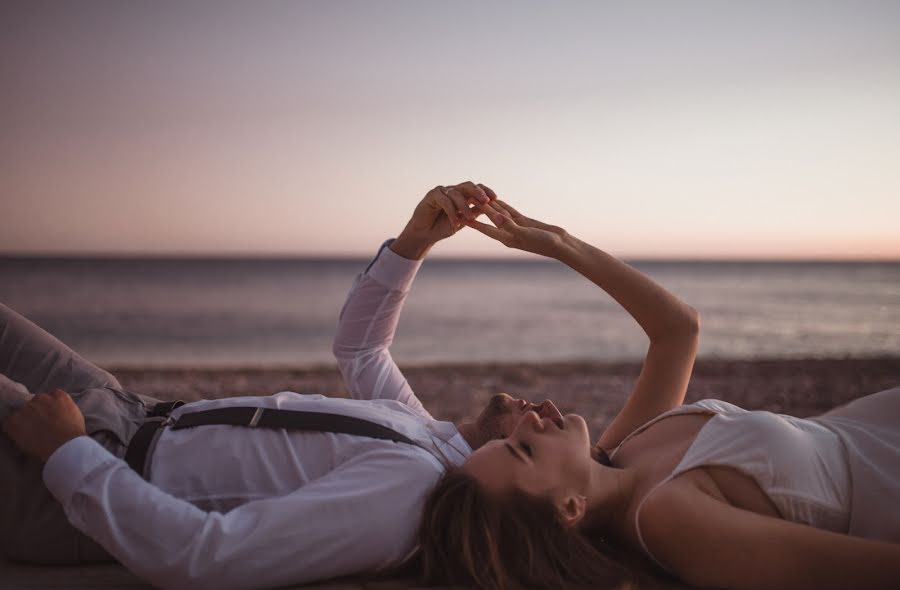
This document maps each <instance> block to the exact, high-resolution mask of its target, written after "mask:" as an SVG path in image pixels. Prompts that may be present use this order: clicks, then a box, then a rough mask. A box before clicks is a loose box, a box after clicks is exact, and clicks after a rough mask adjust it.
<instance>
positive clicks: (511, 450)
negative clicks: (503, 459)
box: [503, 442, 526, 463]
mask: <svg viewBox="0 0 900 590" xmlns="http://www.w3.org/2000/svg"><path fill="white" fill-rule="evenodd" d="M503 444H504V445H506V449H507V450H508V451H509V452H510V454H511V455H512V456H513V457H515V458H516V459H518V460H519V461H521V462H522V463H525V462H526V461H525V459H523V458H522V456H521V455H519V453H517V452H516V450H515V449H514V448H513V446H512V445H511V444H509V443H508V442H504V443H503Z"/></svg>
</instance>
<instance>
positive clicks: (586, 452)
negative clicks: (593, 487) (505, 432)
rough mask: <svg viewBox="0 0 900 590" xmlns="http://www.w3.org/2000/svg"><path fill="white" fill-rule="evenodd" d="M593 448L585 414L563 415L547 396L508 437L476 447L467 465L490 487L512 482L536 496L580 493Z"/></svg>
mask: <svg viewBox="0 0 900 590" xmlns="http://www.w3.org/2000/svg"><path fill="white" fill-rule="evenodd" d="M548 404H549V405H548ZM590 450H591V444H590V436H589V434H588V429H587V424H586V423H585V421H584V418H582V417H581V416H579V415H577V414H567V415H566V416H563V415H562V414H560V412H559V410H558V409H557V408H556V406H555V405H553V403H552V402H549V401H547V402H544V404H542V406H541V412H540V415H539V414H538V412H536V411H528V412H525V413H524V414H523V415H522V416H521V417H520V418H519V419H518V422H517V424H516V425H515V427H514V429H513V431H512V433H511V434H510V435H509V436H508V437H506V438H501V439H498V440H493V441H490V442H488V443H486V444H485V445H484V446H482V447H481V448H480V449H478V450H477V451H475V452H473V453H472V454H471V455H470V456H469V458H468V460H467V461H466V463H465V464H464V465H463V470H464V471H465V472H467V473H468V474H469V475H471V476H473V477H474V478H475V479H477V480H478V481H479V482H480V483H481V484H482V485H484V486H485V487H486V488H487V489H489V490H492V491H504V490H507V489H510V488H511V487H512V488H515V489H519V490H521V491H523V492H526V493H529V494H532V495H535V496H545V495H547V494H548V493H554V492H562V493H568V492H574V493H579V494H582V493H584V491H585V490H586V489H587V486H588V482H589V479H590V468H591V464H592V462H593V461H592V459H591V452H590Z"/></svg>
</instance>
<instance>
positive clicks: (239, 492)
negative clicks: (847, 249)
mask: <svg viewBox="0 0 900 590" xmlns="http://www.w3.org/2000/svg"><path fill="white" fill-rule="evenodd" d="M392 241H393V240H388V241H386V242H385V243H384V244H382V246H381V249H380V250H379V252H378V255H377V256H376V257H375V260H373V262H372V263H371V264H370V265H369V267H368V268H367V269H366V271H365V272H363V273H360V274H359V275H357V276H356V278H355V279H354V282H353V285H352V287H351V289H350V293H349V294H348V296H347V300H346V302H345V303H344V307H343V309H342V310H341V315H340V320H339V322H338V328H337V334H336V336H335V339H334V354H335V356H336V358H337V362H338V366H339V368H340V370H341V373H342V375H343V377H344V380H345V382H346V385H347V389H348V390H349V391H350V394H351V395H352V396H353V398H354V399H352V400H351V399H343V398H328V397H324V396H321V395H301V394H297V393H293V392H288V391H285V392H281V393H277V394H275V395H272V396H267V397H237V398H227V399H217V400H203V401H198V402H194V403H190V404H187V405H184V406H182V407H180V408H178V409H177V410H175V411H174V412H173V413H172V416H173V417H176V418H177V417H178V416H180V415H181V414H184V413H188V412H193V411H197V410H206V409H211V408H222V407H229V406H258V407H265V408H281V409H297V410H309V411H317V412H326V413H336V414H344V415H347V416H354V417H358V418H364V419H368V420H371V421H374V422H377V423H380V424H383V425H384V426H387V427H389V428H392V429H394V430H396V431H398V432H400V433H402V434H404V435H406V436H407V437H409V438H411V439H412V440H414V441H416V442H417V443H419V444H420V445H421V446H413V445H409V444H406V443H395V442H393V441H386V440H380V439H372V438H368V437H363V436H354V435H348V434H335V433H328V432H302V431H285V430H281V429H266V428H246V427H236V426H218V425H215V426H214V425H209V426H201V427H195V428H186V429H183V430H175V431H173V430H170V429H165V430H164V431H163V432H162V434H161V435H160V437H159V439H158V442H157V444H156V447H155V449H154V450H153V453H152V455H151V457H150V460H149V466H148V467H149V471H148V474H147V475H148V478H149V482H148V481H145V480H144V479H142V478H141V477H140V476H139V475H138V474H137V473H135V472H134V471H132V470H131V469H130V468H129V467H128V465H126V464H125V462H124V461H122V460H120V459H118V458H116V457H115V456H113V455H112V454H110V453H109V452H107V451H106V450H105V449H104V448H103V447H101V446H100V445H99V444H98V443H96V442H95V441H94V440H93V439H91V438H89V437H86V436H82V437H78V438H76V439H74V440H71V441H69V442H68V443H66V444H64V445H63V446H61V447H60V448H59V449H58V450H57V451H56V452H55V453H54V454H53V455H52V456H51V457H50V458H49V460H48V461H47V463H46V465H45V467H44V473H43V475H44V481H45V483H46V485H47V487H48V488H49V490H50V491H51V492H52V493H53V495H54V496H55V497H56V499H57V500H59V502H60V503H61V504H62V506H63V508H64V509H65V512H66V515H67V517H68V519H69V521H70V522H71V523H72V524H73V525H74V526H75V527H77V528H78V529H79V530H81V531H83V532H84V533H85V534H87V535H88V536H89V537H91V538H93V539H95V540H96V541H98V542H99V543H100V544H101V545H102V546H103V547H104V548H105V549H106V550H107V551H108V552H109V553H110V554H111V555H113V556H114V557H115V558H116V559H117V560H119V561H120V562H121V563H122V564H124V565H125V566H126V567H128V568H129V569H130V570H132V571H133V572H134V573H136V574H137V575H139V576H140V577H142V578H143V579H145V580H147V581H148V582H150V583H152V584H154V585H156V586H158V587H161V588H179V589H180V588H198V589H205V588H209V589H217V590H228V589H242V588H264V587H273V586H281V585H286V584H298V583H305V582H310V581H313V580H319V579H323V578H331V577H335V576H344V575H349V574H354V573H360V572H367V571H375V570H379V569H383V568H386V567H390V566H393V565H397V564H398V563H400V562H401V561H403V560H404V559H405V558H407V557H408V556H409V555H410V554H411V553H412V552H413V551H414V550H415V534H416V529H417V526H418V523H419V517H420V514H421V510H422V506H423V504H424V499H425V496H426V495H427V493H428V491H429V490H430V488H431V487H432V486H433V485H434V484H435V483H436V481H437V480H438V478H439V477H440V475H441V474H442V472H443V470H444V468H445V465H447V464H460V463H462V462H463V461H464V460H465V458H466V457H467V456H468V454H469V453H470V452H471V449H470V447H469V445H468V444H467V443H466V441H465V439H464V438H463V437H462V436H461V435H460V434H459V432H458V431H457V429H456V427H455V426H454V425H453V424H452V423H450V422H440V421H437V420H434V419H433V418H432V417H431V415H430V414H429V413H428V412H427V411H426V410H425V408H424V407H423V406H422V404H421V403H420V402H419V400H418V399H417V398H416V396H415V395H414V394H413V392H412V390H411V389H410V387H409V384H408V383H407V382H406V379H405V378H404V377H403V375H402V373H401V372H400V370H399V369H398V368H397V366H396V364H395V363H394V362H393V359H392V358H391V355H390V353H389V352H388V347H389V346H390V344H391V342H392V340H393V335H394V330H395V329H396V326H397V322H398V320H399V316H400V311H401V309H402V307H403V302H404V300H405V299H406V296H407V294H408V293H409V288H410V285H411V284H412V281H413V279H414V277H415V275H416V272H417V271H418V269H419V266H420V265H421V262H422V261H421V260H419V261H414V260H408V259H406V258H403V257H401V256H399V255H397V254H395V253H394V252H393V251H392V250H390V248H388V247H387V246H388V245H389V244H390V243H391V242H392Z"/></svg>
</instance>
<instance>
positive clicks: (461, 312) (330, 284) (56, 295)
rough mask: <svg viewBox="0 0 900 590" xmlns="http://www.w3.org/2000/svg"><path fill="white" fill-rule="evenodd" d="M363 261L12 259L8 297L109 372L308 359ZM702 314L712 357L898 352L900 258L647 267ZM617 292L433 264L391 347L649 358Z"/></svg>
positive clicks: (494, 267)
mask: <svg viewBox="0 0 900 590" xmlns="http://www.w3.org/2000/svg"><path fill="white" fill-rule="evenodd" d="M368 262H369V259H359V260H346V259H344V260H321V259H319V260H304V259H295V260H256V259H254V260H209V259H207V260H189V259H183V260H182V259H165V260H150V259H129V260H125V259H119V260H97V259H68V260H58V259H11V258H6V259H2V258H0V301H2V302H3V303H5V304H6V305H8V306H10V307H12V308H13V309H15V310H17V311H18V312H20V313H22V314H23V315H25V316H27V317H28V318H30V319H31V320H32V321H34V322H36V323H37V324H39V325H40V326H42V327H44V328H45V329H47V330H48V331H50V332H51V333H52V334H54V335H56V336H57V337H59V338H60V339H61V340H63V341H64V342H66V343H67V344H69V345H70V346H71V347H73V348H74V349H75V350H77V351H78V352H80V353H81V354H82V355H83V356H85V357H87V358H88V359H90V360H92V361H94V362H97V363H100V364H103V365H107V366H112V365H118V366H122V365H132V366H135V365H137V366H148V365H153V366H158V365H167V366H185V365H204V366H235V365H279V366H283V365H292V366H298V367H299V366H309V365H319V364H323V363H324V364H330V363H332V356H331V339H332V336H333V334H334V328H335V325H336V322H337V318H338V314H339V312H340V309H341V306H342V305H343V302H344V298H345V296H346V294H347V291H348V289H349V287H350V285H351V283H352V281H353V278H354V276H355V275H356V273H359V272H361V271H362V270H363V269H365V267H366V265H367V264H368ZM634 265H635V266H636V267H637V268H639V269H640V270H642V271H643V272H645V273H647V274H648V275H650V276H651V277H653V278H654V279H655V280H656V281H658V282H660V283H661V284H662V285H664V286H665V287H666V288H668V289H670V290H671V291H673V292H674V293H676V294H677V295H678V296H680V297H682V298H683V299H684V300H686V301H687V302H689V303H690V304H692V305H693V306H694V307H696V308H697V309H699V310H700V312H701V314H702V317H703V333H702V338H701V346H700V355H701V357H722V358H759V357H809V356H811V357H821V356H868V355H883V354H891V355H894V354H898V353H900V263H747V262H741V263H733V262H644V263H641V262H636V263H634ZM646 346H647V340H646V337H645V336H644V334H643V332H642V331H641V330H640V328H639V327H638V326H637V324H636V323H635V322H634V321H633V320H632V319H631V318H630V317H629V316H628V315H627V314H626V313H625V311H624V310H622V309H621V308H620V307H619V306H618V304H616V303H615V301H613V300H612V299H611V298H610V297H609V296H608V295H606V294H605V293H604V292H603V291H601V290H600V289H599V288H597V287H596V286H594V285H593V284H592V283H590V282H589V281H588V280H587V279H585V278H583V277H582V276H580V275H578V274H577V273H575V272H574V271H572V270H571V269H569V268H567V267H565V266H563V265H561V264H559V263H556V262H554V261H549V260H535V261H515V262H509V261H505V262H497V261H462V260H446V259H445V260H441V259H437V258H434V259H429V260H427V261H426V262H425V263H424V265H423V266H422V268H421V270H420V272H419V275H418V277H417V279H416V282H415V283H414V285H413V288H412V292H411V294H410V296H409V298H408V299H407V302H406V307H405V309H404V312H403V316H402V317H401V320H400V325H399V328H398V330H397V334H396V337H395V340H394V344H393V346H392V348H391V351H392V354H393V356H394V359H395V360H396V361H397V362H398V363H400V364H414V363H430V362H441V361H444V362H460V361H478V360H492V361H520V360H525V361H553V360H592V359H593V360H626V359H640V358H643V354H644V353H645V352H646Z"/></svg>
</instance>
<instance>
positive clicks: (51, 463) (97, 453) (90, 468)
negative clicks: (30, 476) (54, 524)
mask: <svg viewBox="0 0 900 590" xmlns="http://www.w3.org/2000/svg"><path fill="white" fill-rule="evenodd" d="M116 461H118V459H117V458H116V457H114V456H113V455H112V454H111V453H110V452H109V451H107V450H106V449H104V448H103V447H102V446H100V443H98V442H97V441H95V440H94V439H92V438H91V437H89V436H79V437H76V438H73V439H72V440H70V441H69V442H67V443H65V444H64V445H62V446H61V447H59V448H58V449H56V451H54V452H53V454H52V455H50V458H49V459H47V462H46V463H45V464H44V471H43V478H44V484H45V485H46V486H47V489H48V490H50V493H51V494H53V497H54V498H56V499H57V500H58V501H59V503H60V504H62V505H63V506H64V507H65V506H68V505H69V503H70V502H71V500H72V496H74V495H75V493H76V492H77V491H78V490H79V488H81V486H82V484H83V483H84V480H85V479H86V478H87V477H88V476H89V475H90V474H91V473H93V472H94V471H95V470H97V469H100V468H102V467H104V466H105V465H107V464H108V463H112V462H116Z"/></svg>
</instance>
